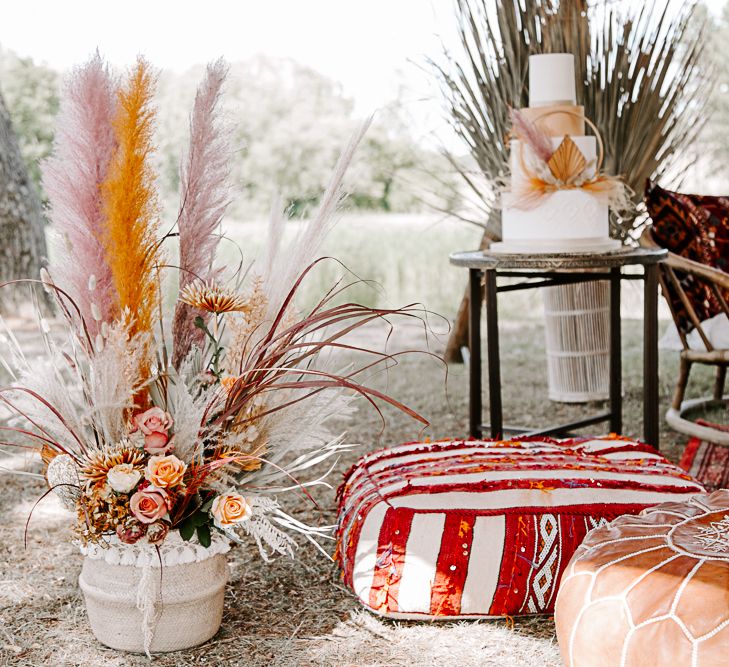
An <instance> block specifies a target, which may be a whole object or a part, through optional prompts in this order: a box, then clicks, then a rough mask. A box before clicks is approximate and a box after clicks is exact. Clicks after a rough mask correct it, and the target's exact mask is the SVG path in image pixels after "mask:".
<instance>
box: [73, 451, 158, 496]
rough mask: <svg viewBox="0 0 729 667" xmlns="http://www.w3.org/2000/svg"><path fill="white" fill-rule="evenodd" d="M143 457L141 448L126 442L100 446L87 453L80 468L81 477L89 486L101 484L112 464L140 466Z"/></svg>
mask: <svg viewBox="0 0 729 667" xmlns="http://www.w3.org/2000/svg"><path fill="white" fill-rule="evenodd" d="M144 457H145V452H144V450H143V449H139V448H138V447H134V446H133V445H132V444H130V443H127V442H122V443H120V444H118V445H111V446H107V447H102V448H101V449H100V450H99V451H98V452H94V453H92V454H90V455H89V457H88V459H87V461H86V463H85V464H84V466H83V467H82V468H81V477H82V479H85V480H86V482H87V485H89V486H93V485H96V484H103V483H104V482H106V475H107V474H108V472H109V471H110V470H111V469H112V468H113V467H114V466H117V465H121V464H124V463H128V464H130V465H132V466H136V467H140V468H141V467H142V466H143V464H144Z"/></svg>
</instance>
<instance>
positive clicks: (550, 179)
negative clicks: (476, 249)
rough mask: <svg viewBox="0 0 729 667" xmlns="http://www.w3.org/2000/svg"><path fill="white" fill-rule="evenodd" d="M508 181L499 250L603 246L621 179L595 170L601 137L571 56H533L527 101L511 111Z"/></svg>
mask: <svg viewBox="0 0 729 667" xmlns="http://www.w3.org/2000/svg"><path fill="white" fill-rule="evenodd" d="M512 118H513V119H514V131H513V132H512V136H513V138H512V140H511V144H510V168H511V183H510V187H509V189H508V190H506V191H505V192H504V193H503V194H502V217H501V220H502V241H501V242H500V243H494V244H492V245H491V248H490V249H491V251H493V252H500V253H520V254H525V253H527V254H532V253H562V252H570V253H579V252H604V251H609V250H615V249H617V248H619V247H620V242H619V241H616V240H613V239H611V238H610V236H609V219H608V208H609V206H608V203H609V200H610V198H611V196H613V193H614V192H615V190H616V189H620V191H622V184H618V182H617V179H612V178H610V177H605V176H603V175H601V174H599V173H598V171H597V170H598V169H599V164H598V142H597V138H596V137H595V136H586V135H585V114H584V108H583V107H582V106H577V105H576V95H575V69H574V56H572V54H569V53H551V54H544V55H536V56H530V57H529V107H528V108H527V109H522V110H519V111H512Z"/></svg>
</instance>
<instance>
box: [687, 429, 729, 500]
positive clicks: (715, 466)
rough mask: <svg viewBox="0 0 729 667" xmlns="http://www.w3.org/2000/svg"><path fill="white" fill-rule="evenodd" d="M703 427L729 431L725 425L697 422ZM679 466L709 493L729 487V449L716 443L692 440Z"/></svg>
mask: <svg viewBox="0 0 729 667" xmlns="http://www.w3.org/2000/svg"><path fill="white" fill-rule="evenodd" d="M696 423H697V424H700V425H701V426H708V427H710V428H715V429H718V430H720V431H729V426H727V425H725V424H712V423H711V422H707V421H704V420H702V419H697V420H696ZM679 465H680V466H681V467H682V468H683V469H684V470H685V471H686V472H688V473H689V474H690V475H692V476H693V477H695V478H696V479H697V480H699V481H700V482H701V483H702V484H703V485H704V486H705V487H706V488H707V490H709V491H714V490H716V489H725V488H727V487H729V447H727V446H726V445H718V444H716V443H715V442H708V441H707V440H700V439H699V438H691V440H689V441H688V444H687V445H686V449H684V451H683V454H682V456H681V461H680V462H679Z"/></svg>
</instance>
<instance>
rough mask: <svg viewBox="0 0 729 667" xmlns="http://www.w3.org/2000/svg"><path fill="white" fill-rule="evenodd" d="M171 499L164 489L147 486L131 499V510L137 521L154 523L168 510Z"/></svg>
mask: <svg viewBox="0 0 729 667" xmlns="http://www.w3.org/2000/svg"><path fill="white" fill-rule="evenodd" d="M168 500H169V497H168V495H167V492H166V491H164V490H163V489H157V488H155V487H154V486H147V487H145V488H143V489H140V490H139V491H137V492H136V493H135V494H134V495H133V496H132V497H131V498H130V499H129V509H131V511H132V514H133V515H134V517H135V518H136V519H138V520H139V521H141V522H142V523H154V522H155V521H157V520H158V519H161V518H162V517H163V516H164V515H165V514H167V510H168V509H169V508H168V506H167V501H168Z"/></svg>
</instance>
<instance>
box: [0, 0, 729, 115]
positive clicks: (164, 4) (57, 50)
mask: <svg viewBox="0 0 729 667" xmlns="http://www.w3.org/2000/svg"><path fill="white" fill-rule="evenodd" d="M568 1H569V0H568ZM619 1H620V0H619ZM622 1H623V2H626V3H633V2H639V3H642V2H643V1H644V0H622ZM665 1H669V0H665ZM660 4H661V0H658V5H659V6H660ZM706 4H707V5H708V6H709V8H710V10H711V11H712V12H714V13H718V12H719V11H720V10H721V7H722V6H723V4H724V0H706ZM452 7H453V0H119V1H118V2H114V3H111V2H105V1H104V0H45V1H42V0H17V1H15V2H10V1H9V0H5V2H3V7H2V14H1V15H0V46H2V47H4V48H9V49H12V50H13V51H15V52H17V53H19V54H20V55H23V56H30V57H32V58H33V59H34V60H36V61H41V62H45V63H47V64H49V65H51V66H52V67H54V68H58V69H66V68H68V67H70V66H71V65H73V64H76V63H81V62H83V61H84V60H86V58H87V57H88V56H89V54H90V53H91V52H92V51H93V50H94V49H96V48H97V47H98V48H99V50H100V51H101V53H102V55H103V56H105V57H106V58H107V59H108V60H109V61H110V62H111V63H112V64H114V65H116V66H126V65H129V64H131V63H132V62H133V60H134V58H135V56H136V55H137V54H138V53H142V54H144V55H145V56H147V58H148V59H149V60H150V61H151V62H152V63H153V64H154V65H156V66H157V67H162V68H167V69H174V70H185V69H187V68H188V67H190V66H191V65H194V64H198V63H205V62H208V61H210V60H214V59H216V58H218V57H219V56H221V55H222V56H223V57H225V58H226V59H227V60H229V61H236V60H244V59H246V58H249V57H251V56H253V55H255V54H258V53H264V54H269V55H274V56H287V57H290V58H293V59H295V60H297V61H299V62H301V63H303V64H306V65H309V66H311V67H313V68H315V69H317V70H319V71H320V72H322V73H324V74H326V75H328V76H329V77H331V78H333V79H336V80H338V81H340V82H341V83H342V85H343V87H344V91H345V92H346V93H347V94H348V95H350V96H352V97H353V98H354V99H355V101H356V103H357V108H358V109H359V111H360V113H362V114H366V113H370V112H371V111H373V110H374V109H376V108H377V107H379V106H381V105H383V104H385V103H387V102H388V101H390V100H391V99H393V98H394V97H395V95H396V93H397V90H398V87H400V86H401V85H403V84H406V85H407V88H408V91H407V97H406V99H408V100H409V101H412V102H415V101H416V100H419V99H421V98H427V97H430V96H431V95H432V94H434V93H435V91H431V89H430V88H429V84H428V80H427V79H426V77H425V76H424V75H423V74H422V73H421V72H420V71H419V70H418V68H417V66H416V65H415V64H413V62H412V61H415V63H419V64H422V62H423V60H424V57H425V55H426V54H431V55H437V54H438V53H439V52H440V44H441V39H442V40H443V41H444V42H445V43H446V44H454V43H455V26H454V20H453V12H452ZM424 106H427V107H431V103H428V102H426V103H425V105H424ZM432 106H434V105H432ZM413 112H414V114H415V115H416V116H423V115H428V114H427V112H426V111H425V110H421V111H420V112H418V111H417V110H413Z"/></svg>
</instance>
